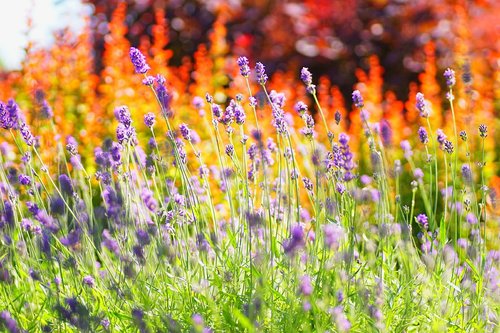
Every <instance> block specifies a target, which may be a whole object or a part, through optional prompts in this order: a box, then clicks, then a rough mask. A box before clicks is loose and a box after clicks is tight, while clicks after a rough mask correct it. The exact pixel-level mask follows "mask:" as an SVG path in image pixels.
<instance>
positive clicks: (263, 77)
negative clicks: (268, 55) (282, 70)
mask: <svg viewBox="0 0 500 333" xmlns="http://www.w3.org/2000/svg"><path fill="white" fill-rule="evenodd" d="M255 75H256V76H257V82H258V83H259V84H260V85H265V84H266V82H267V74H266V68H265V67H264V64H262V63H261V62H258V63H256V64H255Z"/></svg>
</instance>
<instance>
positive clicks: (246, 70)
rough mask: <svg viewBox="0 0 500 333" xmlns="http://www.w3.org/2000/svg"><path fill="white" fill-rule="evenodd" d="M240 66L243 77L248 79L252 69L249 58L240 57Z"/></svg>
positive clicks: (238, 61)
mask: <svg viewBox="0 0 500 333" xmlns="http://www.w3.org/2000/svg"><path fill="white" fill-rule="evenodd" d="M236 62H237V64H238V66H239V67H240V73H241V75H242V76H243V77H248V75H250V67H249V66H248V58H247V57H239V58H238V60H237V61H236Z"/></svg>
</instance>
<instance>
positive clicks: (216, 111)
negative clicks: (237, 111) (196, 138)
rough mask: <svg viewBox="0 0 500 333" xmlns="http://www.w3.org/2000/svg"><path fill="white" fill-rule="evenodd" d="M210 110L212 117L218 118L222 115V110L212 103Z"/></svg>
mask: <svg viewBox="0 0 500 333" xmlns="http://www.w3.org/2000/svg"><path fill="white" fill-rule="evenodd" d="M211 109H212V114H213V116H214V117H215V118H220V116H221V115H222V110H221V108H220V106H219V105H217V104H215V103H213V104H212V107H211Z"/></svg>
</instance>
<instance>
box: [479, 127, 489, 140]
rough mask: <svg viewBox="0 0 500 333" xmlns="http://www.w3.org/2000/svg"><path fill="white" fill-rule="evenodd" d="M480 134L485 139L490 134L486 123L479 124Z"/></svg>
mask: <svg viewBox="0 0 500 333" xmlns="http://www.w3.org/2000/svg"><path fill="white" fill-rule="evenodd" d="M479 136H480V137H482V138H483V139H484V138H486V137H487V136H488V127H487V126H486V125H484V124H481V125H479Z"/></svg>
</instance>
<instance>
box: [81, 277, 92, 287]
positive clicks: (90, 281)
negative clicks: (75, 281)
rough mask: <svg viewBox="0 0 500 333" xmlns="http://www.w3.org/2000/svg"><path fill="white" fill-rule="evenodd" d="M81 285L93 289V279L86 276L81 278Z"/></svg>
mask: <svg viewBox="0 0 500 333" xmlns="http://www.w3.org/2000/svg"><path fill="white" fill-rule="evenodd" d="M83 284H85V285H87V286H89V287H90V288H93V287H94V285H95V281H94V278H93V277H92V276H91V275H87V276H85V277H84V278H83Z"/></svg>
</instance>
